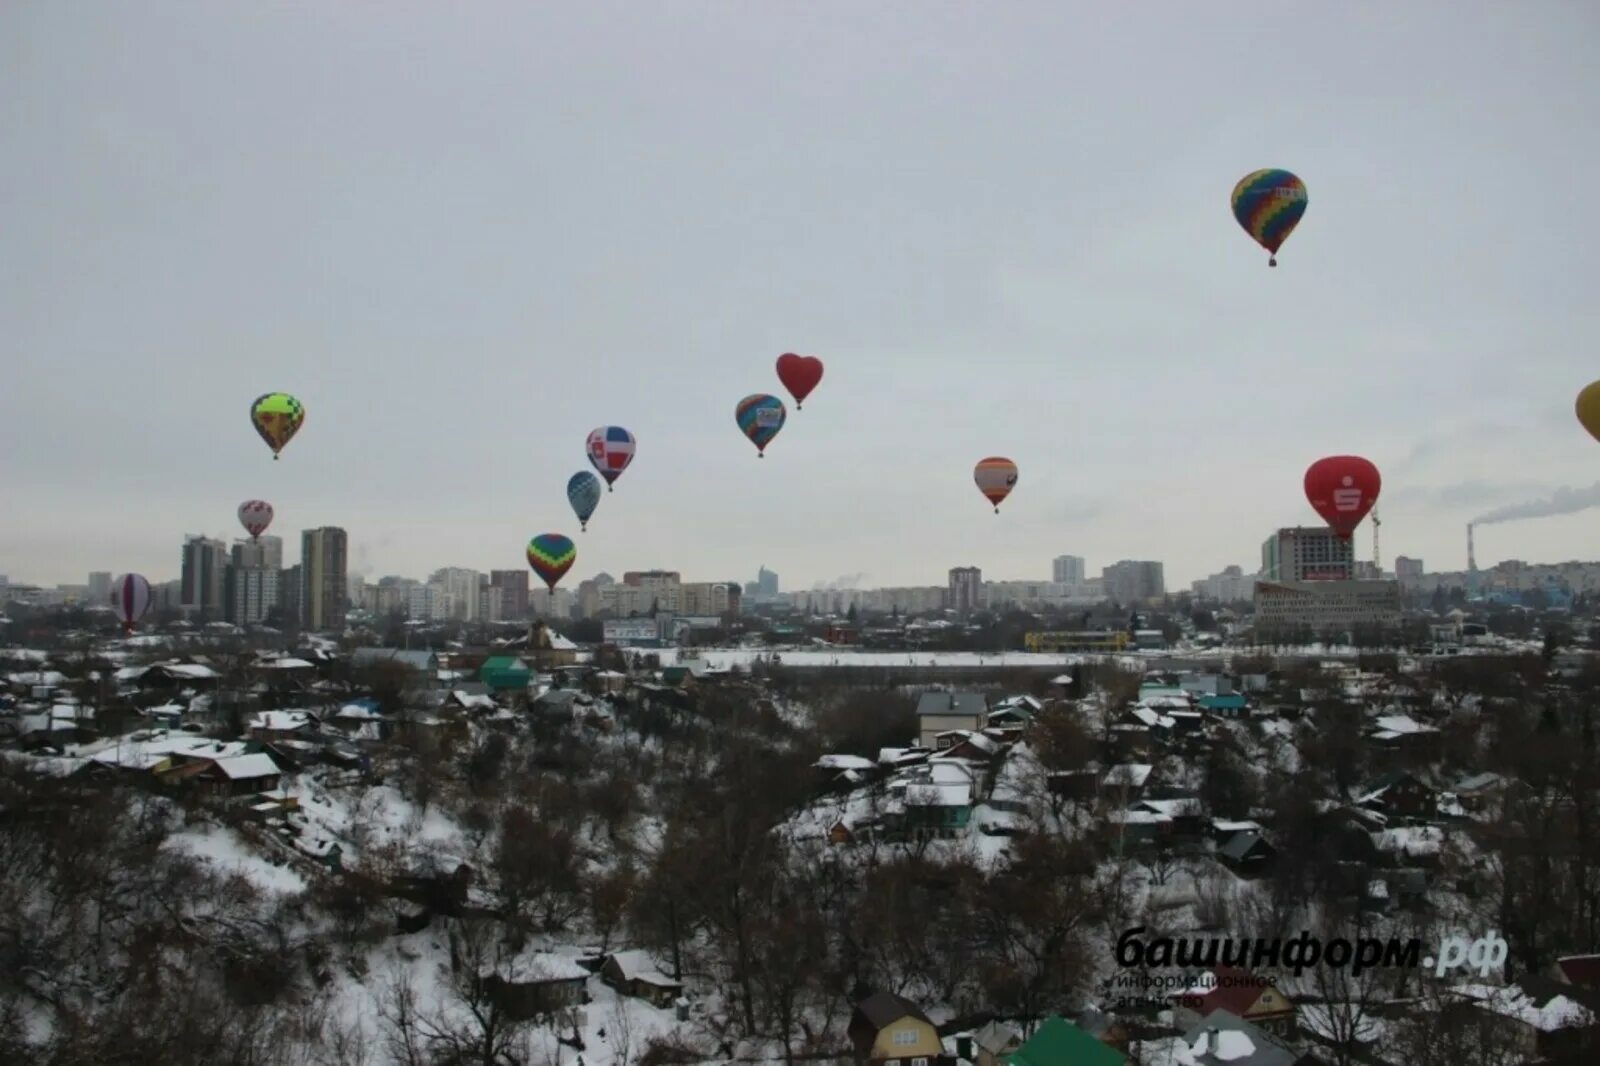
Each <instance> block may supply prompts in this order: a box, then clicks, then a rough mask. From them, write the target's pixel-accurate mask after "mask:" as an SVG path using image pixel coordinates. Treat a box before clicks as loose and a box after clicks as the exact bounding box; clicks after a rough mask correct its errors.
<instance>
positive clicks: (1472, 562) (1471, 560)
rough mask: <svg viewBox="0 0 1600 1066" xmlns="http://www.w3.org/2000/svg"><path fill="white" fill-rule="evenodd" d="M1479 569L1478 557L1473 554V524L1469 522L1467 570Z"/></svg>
mask: <svg viewBox="0 0 1600 1066" xmlns="http://www.w3.org/2000/svg"><path fill="white" fill-rule="evenodd" d="M1477 568H1478V559H1477V556H1475V555H1473V553H1472V523H1471V522H1468V523H1467V569H1468V570H1476V569H1477Z"/></svg>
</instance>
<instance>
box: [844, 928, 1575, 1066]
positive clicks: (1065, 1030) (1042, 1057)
mask: <svg viewBox="0 0 1600 1066" xmlns="http://www.w3.org/2000/svg"><path fill="white" fill-rule="evenodd" d="M1300 983H1301V986H1302V987H1303V991H1301V992H1300V993H1299V994H1298V995H1291V994H1290V993H1289V992H1286V991H1285V988H1284V985H1283V984H1282V983H1279V982H1277V981H1275V980H1273V979H1271V978H1269V977H1267V976H1264V975H1260V974H1252V973H1250V972H1247V971H1245V970H1241V969H1238V968H1236V967H1226V966H1218V967H1213V968H1211V969H1209V970H1202V971H1200V972H1199V973H1197V974H1196V975H1195V977H1194V979H1193V983H1192V984H1190V985H1189V987H1187V988H1184V989H1182V990H1180V991H1177V992H1174V993H1172V994H1171V995H1168V996H1166V997H1165V1000H1164V1001H1163V1002H1160V1003H1152V1004H1151V1007H1150V1010H1149V1011H1148V1012H1147V1014H1148V1015H1149V1016H1148V1017H1142V1018H1135V1017H1129V1018H1127V1019H1123V1018H1119V1017H1117V1016H1113V1015H1107V1014H1105V1013H1104V1012H1102V1011H1100V1010H1099V1009H1097V1008H1096V1007H1094V1006H1092V1005H1091V1006H1086V1007H1085V1008H1084V1009H1083V1010H1082V1011H1080V1012H1079V1013H1078V1014H1077V1015H1076V1016H1075V1017H1074V1018H1072V1019H1070V1020H1069V1019H1067V1018H1064V1017H1062V1016H1060V1015H1052V1016H1049V1017H1047V1018H1045V1019H1044V1020H1043V1021H1041V1022H1040V1023H1038V1024H1037V1025H1036V1026H1032V1027H1024V1026H1022V1025H1018V1024H1011V1023H1008V1022H1005V1021H1001V1020H990V1021H986V1022H984V1023H983V1024H982V1025H979V1026H976V1027H972V1026H962V1025H955V1024H946V1025H944V1026H939V1025H936V1024H935V1023H934V1022H933V1021H932V1020H931V1019H930V1018H929V1016H928V1014H927V1013H925V1012H924V1011H923V1010H922V1009H921V1008H920V1007H919V1006H918V1005H917V1004H915V1003H913V1002H912V1001H910V1000H908V999H906V998H904V997H902V996H899V995H896V994H894V993H892V992H888V991H880V992H876V993H874V994H872V995H871V996H869V997H867V998H866V999H864V1000H862V1001H861V1002H859V1003H858V1004H857V1005H856V1008H855V1012H854V1014H853V1015H852V1017H851V1021H850V1026H849V1030H848V1032H849V1038H850V1043H851V1047H852V1051H853V1053H854V1058H855V1061H856V1062H857V1063H860V1064H863V1066H868V1064H870V1066H1063V1064H1070V1066H1122V1064H1126V1063H1133V1062H1137V1063H1140V1064H1142V1066H1223V1064H1226V1066H1325V1064H1331V1063H1335V1062H1351V1061H1354V1062H1362V1063H1367V1064H1369V1066H1405V1064H1404V1063H1403V1062H1402V1061H1400V1060H1399V1059H1396V1058H1394V1057H1393V1055H1394V1054H1395V1052H1394V1051H1392V1050H1386V1048H1388V1047H1390V1046H1392V1045H1389V1044H1387V1043H1386V1042H1385V1041H1383V1039H1382V1037H1383V1036H1384V1034H1385V1032H1386V1030H1387V1027H1388V1026H1389V1025H1390V1024H1391V1023H1392V1022H1393V1021H1394V1020H1396V1019H1398V1018H1400V1017H1403V1016H1404V1014H1405V1012H1406V1011H1407V1010H1408V1009H1409V1006H1408V1005H1407V1004H1405V1003H1397V1004H1394V1005H1384V1006H1373V1007H1367V1008H1360V1011H1361V1012H1360V1013H1359V1014H1358V1015H1357V1016H1355V1017H1349V1016H1343V1015H1344V1013H1345V1012H1348V1011H1349V1010H1350V1008H1349V1007H1348V1005H1342V1004H1330V1003H1328V1002H1326V1001H1325V1000H1323V999H1322V997H1320V996H1319V994H1318V993H1317V991H1316V989H1315V986H1314V983H1313V982H1310V981H1309V980H1303V981H1301V982H1300ZM1442 1010H1443V1011H1444V1013H1445V1015H1446V1017H1443V1018H1441V1019H1439V1020H1438V1021H1439V1022H1440V1024H1443V1025H1447V1026H1448V1025H1461V1026H1462V1027H1468V1026H1475V1025H1476V1026H1481V1027H1482V1028H1484V1029H1486V1030H1487V1031H1489V1032H1491V1033H1493V1034H1495V1039H1494V1046H1496V1047H1498V1048H1503V1049H1505V1055H1506V1057H1505V1058H1504V1059H1503V1060H1502V1061H1505V1062H1518V1063H1571V1064H1574V1066H1576V1064H1580V1063H1589V1062H1594V1061H1596V1056H1597V1055H1600V955H1585V956H1573V957H1568V958H1563V959H1561V960H1559V961H1558V962H1557V963H1556V964H1555V966H1553V967H1552V968H1551V970H1550V972H1549V973H1548V974H1541V975H1533V976H1526V977H1523V978H1522V979H1520V980H1519V981H1518V982H1517V983H1516V984H1514V985H1510V986H1493V987H1490V986H1479V985H1473V984H1458V985H1454V986H1451V987H1450V988H1449V990H1448V994H1447V995H1446V997H1445V1000H1444V1005H1443V1007H1442ZM1336 1015H1339V1016H1341V1021H1340V1022H1339V1023H1335V1022H1334V1021H1333V1020H1332V1019H1333V1018H1334V1017H1335V1016H1336ZM1352 1037H1354V1042H1355V1043H1357V1044H1358V1045H1361V1046H1358V1047H1354V1048H1352V1047H1350V1046H1349V1044H1350V1043H1351V1038H1352Z"/></svg>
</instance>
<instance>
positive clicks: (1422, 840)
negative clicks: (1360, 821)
mask: <svg viewBox="0 0 1600 1066" xmlns="http://www.w3.org/2000/svg"><path fill="white" fill-rule="evenodd" d="M1371 836H1372V843H1373V846H1375V847H1376V848H1377V849H1378V850H1379V851H1394V852H1399V853H1400V854H1402V855H1437V854H1438V853H1439V849H1440V848H1441V847H1442V846H1443V845H1444V830H1443V829H1440V828H1439V827H1438V826H1432V825H1407V826H1400V827H1398V828H1395V829H1384V830H1381V831H1379V832H1376V833H1373V834H1371Z"/></svg>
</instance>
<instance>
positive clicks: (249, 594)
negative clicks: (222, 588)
mask: <svg viewBox="0 0 1600 1066" xmlns="http://www.w3.org/2000/svg"><path fill="white" fill-rule="evenodd" d="M282 575H283V571H281V570H269V569H267V568H266V567H264V566H237V565H233V566H229V567H228V576H227V586H228V587H227V593H228V607H227V614H226V618H227V620H228V621H230V622H232V623H233V624H234V625H236V626H259V625H265V624H266V622H267V616H268V615H269V614H271V613H272V609H273V608H275V607H277V606H278V593H279V587H278V583H279V580H280V578H281V577H282Z"/></svg>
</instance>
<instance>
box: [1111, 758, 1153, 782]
mask: <svg viewBox="0 0 1600 1066" xmlns="http://www.w3.org/2000/svg"><path fill="white" fill-rule="evenodd" d="M1154 770H1155V767H1154V766H1151V765H1149V764H1147V763H1119V764H1118V765H1116V766H1113V767H1112V768H1111V769H1110V770H1108V771H1106V776H1105V777H1104V779H1102V781H1101V784H1104V785H1131V786H1133V787H1134V788H1138V787H1139V786H1141V785H1143V784H1144V783H1145V782H1146V781H1148V780H1150V774H1151V773H1152V772H1153V771H1154Z"/></svg>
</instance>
